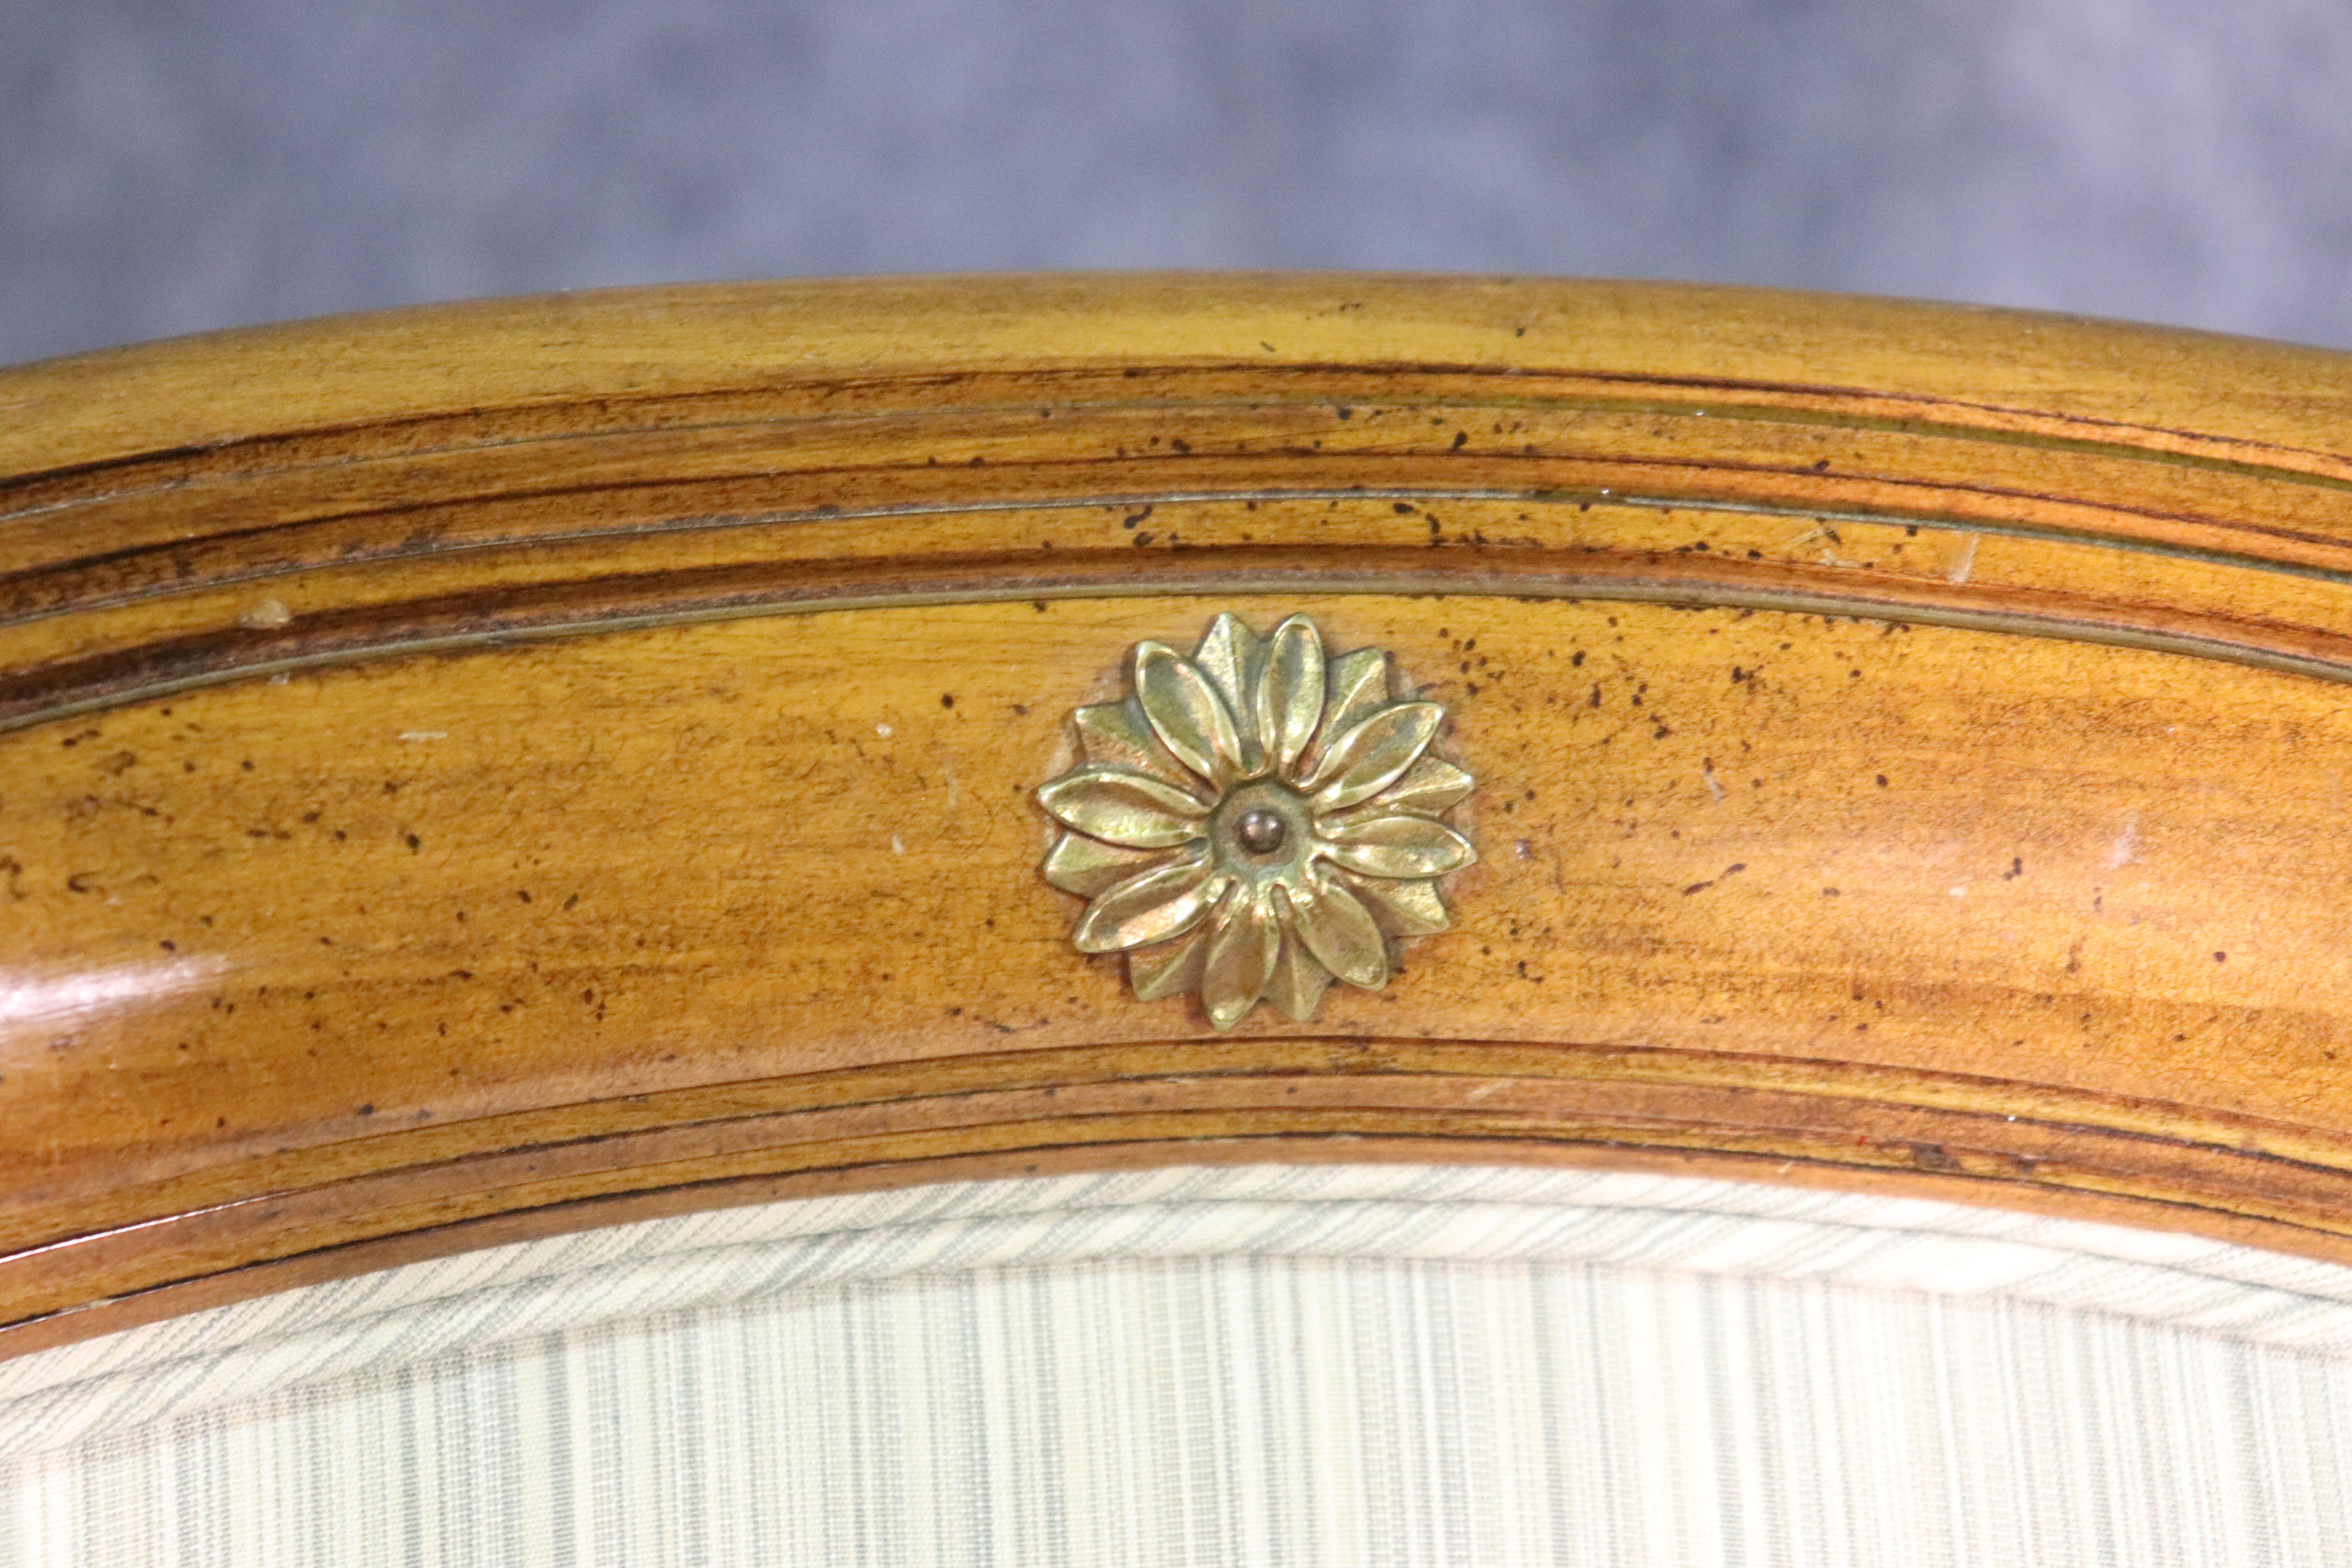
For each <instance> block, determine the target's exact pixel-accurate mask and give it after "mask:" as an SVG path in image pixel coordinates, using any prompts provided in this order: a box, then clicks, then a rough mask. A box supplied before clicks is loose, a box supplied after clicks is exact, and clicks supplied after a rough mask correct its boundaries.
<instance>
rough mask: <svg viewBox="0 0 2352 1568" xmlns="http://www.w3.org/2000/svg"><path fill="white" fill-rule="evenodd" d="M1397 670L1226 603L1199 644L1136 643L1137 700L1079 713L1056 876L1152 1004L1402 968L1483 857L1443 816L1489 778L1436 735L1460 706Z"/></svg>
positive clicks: (1212, 1001)
mask: <svg viewBox="0 0 2352 1568" xmlns="http://www.w3.org/2000/svg"><path fill="white" fill-rule="evenodd" d="M1394 682H1395V678H1394V675H1393V672H1392V671H1391V666H1390V659H1389V656H1388V654H1387V653H1386V652H1385V651H1384V650H1382V649H1380V648H1360V649H1358V650H1357V651H1355V652H1353V653H1349V654H1344V655H1341V656H1339V657H1338V658H1329V657H1328V656H1327V653H1326V650H1325V648H1324V646H1323V637H1322V634H1321V633H1320V632H1318V630H1317V629H1316V627H1315V623H1314V622H1312V621H1310V620H1308V619H1307V617H1305V616H1291V617H1290V618H1289V619H1288V620H1286V621H1285V622H1283V623H1282V624H1281V625H1280V626H1276V628H1275V629H1274V631H1273V632H1272V633H1271V634H1269V635H1268V636H1266V637H1258V636H1257V635H1256V634H1255V633H1254V632H1252V631H1251V630H1250V629H1249V628H1248V627H1247V626H1244V625H1243V624H1242V623H1241V622H1240V621H1239V620H1238V619H1236V618H1235V617H1234V616H1230V615H1224V616H1218V617H1217V618H1216V620H1215V621H1214V622H1213V624H1212V625H1211V626H1210V627H1209V630H1208V634H1207V635H1206V636H1204V637H1202V639H1201V643H1200V646H1199V647H1196V648H1194V649H1193V650H1192V656H1191V657H1190V658H1187V657H1186V656H1184V655H1183V654H1181V653H1178V652H1177V651H1176V650H1175V649H1173V648H1171V647H1166V646H1164V645H1163V644H1160V643H1156V642H1146V643H1139V644H1137V645H1136V647H1135V650H1134V653H1133V655H1132V663H1131V666H1130V673H1129V683H1128V694H1127V696H1126V697H1125V698H1124V699H1123V700H1120V701H1118V702H1107V703H1103V704H1100V705H1099V706H1096V707H1089V708H1081V709H1079V710H1077V711H1076V713H1075V714H1073V715H1072V719H1073V721H1074V722H1075V723H1076V727H1077V732H1078V742H1079V745H1080V748H1081V751H1082V752H1083V760H1082V762H1081V763H1080V764H1079V765H1078V766H1077V767H1076V768H1073V769H1072V770H1070V771H1069V772H1068V773H1064V774H1063V775H1062V776H1061V777H1059V778H1057V779H1055V780H1054V781H1053V782H1052V783H1050V784H1046V785H1045V787H1044V788H1042V789H1040V790H1039V791H1038V792H1037V799H1038V802H1039V804H1040V805H1043V806H1044V807H1045V810H1046V812H1047V813H1048V814H1049V815H1051V816H1053V818H1054V820H1055V822H1057V823H1059V824H1060V825H1061V826H1063V827H1064V828H1065V829H1066V832H1064V833H1063V834H1062V836H1061V837H1060V838H1058V839H1057V840H1056V841H1055V845H1054V847H1053V850H1052V852H1051V853H1050V854H1048V855H1047V856H1046V858H1045V879H1046V880H1047V881H1048V882H1051V883H1052V884H1053V885H1054V886H1055V887H1056V888H1059V889H1062V890H1063V891H1064V892H1066V893H1075V894H1076V895H1077V896H1078V897H1080V898H1083V899H1085V900H1087V909H1086V912H1085V913H1084V914H1083V915H1081V916H1080V917H1079V918H1078V923H1077V929H1076V931H1075V932H1073V933H1072V941H1073V942H1076V945H1077V947H1078V950H1079V951H1080V952H1089V953H1097V952H1123V953H1125V954H1126V955H1127V973H1128V981H1129V984H1131V985H1132V986H1133V987H1134V989H1135V994H1136V995H1137V996H1138V997H1139V998H1141V999H1142V1000H1144V1001H1147V1002H1149V1001H1153V1000H1156V999H1158V998H1160V997H1163V996H1173V995H1179V994H1187V993H1196V994H1198V995H1199V996H1200V998H1201V1005H1202V1007H1203V1008H1204V1009H1205V1010H1206V1011H1207V1013H1208V1016H1209V1021H1210V1022H1211V1023H1212V1024H1213V1025H1215V1026H1217V1027H1218V1028H1220V1029H1229V1028H1232V1027H1233V1026H1234V1025H1235V1024H1238V1023H1239V1022H1241V1020H1242V1019H1243V1018H1244V1016H1247V1015H1248V1014H1249V1012H1250V1010H1251V1009H1252V1008H1253V1007H1255V1006H1256V1005H1257V1004H1258V1003H1259V1002H1260V1001H1266V1002H1271V1003H1272V1004H1273V1005H1275V1006H1276V1007H1278V1008H1280V1009H1281V1010H1282V1011H1283V1012H1285V1013H1286V1014H1288V1015H1289V1016H1291V1017H1293V1018H1296V1019H1300V1020H1304V1019H1307V1018H1309V1017H1312V1016H1314V1014H1315V1009H1316V1007H1317V1005H1318V1004H1319V1003H1320V1002H1321V1001H1322V998H1323V992H1324V990H1325V988H1326V987H1327V986H1328V985H1329V984H1331V982H1332V981H1333V980H1334V979H1335V978H1336V979H1339V980H1343V981H1346V982H1347V983H1348V984H1350V985H1357V986H1361V987H1363V988H1364V989H1366V990H1377V989H1379V988H1380V987H1381V986H1382V985H1384V984H1387V983H1388V979H1389V975H1390V973H1391V971H1392V969H1393V967H1394V944H1395V943H1396V942H1399V941H1401V940H1402V939H1404V938H1407V937H1415V936H1427V935H1430V934H1431V933H1433V932H1436V931H1444V929H1445V928H1446V924H1447V918H1446V911H1445V904H1444V900H1442V899H1441V898H1440V897H1439V896H1438V879H1440V878H1441V877H1444V875H1445V874H1446V873H1448V872H1450V871H1457V870H1460V869H1461V868H1463V867H1465V866H1467V865H1469V864H1470V863H1471V862H1472V861H1473V860H1475V858H1477V856H1476V852H1475V851H1474V850H1473V849H1472V848H1471V847H1470V841H1469V840H1468V839H1467V838H1465V837H1463V836H1462V835H1461V834H1460V833H1458V832H1456V831H1454V829H1453V828H1452V827H1449V826H1446V825H1445V823H1444V822H1443V821H1442V820H1440V818H1441V817H1443V816H1444V813H1445V812H1446V811H1447V810H1448V809H1449V808H1451V807H1452V806H1453V805H1455V804H1456V803H1457V802H1459V801H1460V800H1461V799H1462V798H1463V797H1464V796H1465V795H1468V794H1469V793H1470V790H1471V787H1472V784H1473V782H1474V781H1473V780H1472V779H1471V777H1470V775H1469V774H1468V773H1465V772H1463V771H1462V770H1461V769H1460V768H1458V767H1455V766H1454V764H1453V763H1449V762H1446V761H1445V760H1444V759H1443V758H1442V757H1439V756H1437V755H1435V754H1434V753H1433V752H1431V750H1430V742H1432V741H1433V739H1434V738H1435V737H1436V734H1437V730H1438V725H1439V723H1440V722H1441V721H1443V720H1444V716H1445V710H1444V709H1443V708H1442V707H1440V706H1439V705H1438V704H1437V703H1434V702H1430V701H1425V700H1421V699H1420V698H1419V697H1417V696H1412V695H1407V696H1402V697H1401V696H1399V695H1398V693H1397V688H1396V686H1395V683H1394Z"/></svg>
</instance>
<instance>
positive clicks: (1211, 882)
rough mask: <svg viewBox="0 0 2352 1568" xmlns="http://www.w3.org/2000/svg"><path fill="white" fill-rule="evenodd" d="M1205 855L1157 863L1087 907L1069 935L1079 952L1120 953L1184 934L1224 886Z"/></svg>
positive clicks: (1212, 864) (1204, 912)
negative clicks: (1074, 929) (1170, 862)
mask: <svg viewBox="0 0 2352 1568" xmlns="http://www.w3.org/2000/svg"><path fill="white" fill-rule="evenodd" d="M1226 880H1227V879H1225V878H1223V877H1222V876H1219V875H1217V874H1216V866H1215V864H1214V862H1213V861H1212V860H1211V859H1210V858H1209V857H1208V855H1207V854H1205V853H1202V854H1200V855H1195V856H1187V857H1186V858H1183V859H1181V860H1178V861H1175V862H1173V863H1172V864H1171V865H1166V866H1155V867H1153V868H1151V869H1150V870H1149V871H1142V872H1139V873H1137V874H1136V875H1135V876H1132V877H1129V879H1127V880H1126V881H1124V882H1121V883H1119V884H1118V886H1117V887H1115V888H1112V889H1110V890H1109V891H1108V892H1106V893H1104V894H1103V895H1102V896H1101V897H1099V898H1097V900H1095V901H1094V902H1093V903H1091V904H1088V905H1087V912H1086V913H1085V914H1084V915H1083V916H1081V917H1080V918H1079V921H1078V929H1077V930H1076V931H1074V932H1073V933H1071V937H1070V940H1071V941H1072V942H1076V944H1077V948H1078V951H1079V952H1120V951H1121V950H1123V949H1126V948H1130V947H1141V946H1143V945H1144V944H1145V943H1147V942H1165V941H1167V940H1168V939H1169V938H1170V937H1172V936H1181V935H1182V934H1183V933H1184V932H1185V931H1190V930H1191V929H1192V926H1193V925H1194V924H1195V923H1196V922H1198V921H1199V920H1200V919H1201V917H1202V915H1204V914H1206V913H1207V912H1208V910H1209V906H1210V905H1212V904H1213V903H1215V902H1216V901H1217V897H1218V895H1219V894H1221V893H1223V891H1224V890H1225V883H1226Z"/></svg>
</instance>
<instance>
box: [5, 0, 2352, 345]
mask: <svg viewBox="0 0 2352 1568" xmlns="http://www.w3.org/2000/svg"><path fill="white" fill-rule="evenodd" d="M2347 40H2352V0H1489V3H1485V4H1474V3H1469V0H1255V3H1252V0H842V3H839V4H831V5H824V4H814V3H800V4H792V3H779V4H768V5H756V4H748V3H741V0H567V3H562V4H557V3H554V0H514V3H492V0H469V3H467V0H408V3H399V4H395V3H394V0H308V3H303V0H201V3H199V0H184V3H179V0H143V3H142V0H0V361H5V360H16V359H26V358H32V357H36V356H40V355H47V354H53V353H66V352H68V351H72V350H76V349H83V348H89V347H95V346H98V345H101V344H107V343H113V342H123V341H126V340H131V339H137V338H145V337H153V336H160V335H163V334H166V333H173V332H184V331H196V330H200V329H203V328H208V327H216V326H226V325H232V324H236V323H241V322H247V321H266V320H270V319H274V318H279V317H287V316H296V315H307V314H312V313H316V312H320V311H328V310H352V309H357V308H362V307H369V306H377V305H394V304H403V303H407V302H411V301H415V300H442V299H451V298H457V297H462V296H467V295H479V294H494V293H513V292H520V291H528V290H534V289H569V288H579V287H585V286H591V285H599V284H609V283H625V282H646V281H657V280H667V279H698V278H730V277H752V276H774V275H786V274H819V273H840V272H877V271H935V270H965V269H973V268H1049V267H1241V266H1249V267H1358V268H1466V269H1475V270H1489V271H1512V272H1550V273H1584V274H1605V275H1616V276H1633V277H1645V278H1689V279H1717V280H1727V281H1738V282H1751V283H1770V284H1783V285H1793V286H1799V287H1805V288H1821V289H1860V290H1866V291H1870V292H1877V293H1895V294H1914V295H1927V296H1937V297H1942V298H1947V299H1958V300H1983V301H1990V302H1994V303H2001V304H2014V305H2033V306H2042V307H2048V308H2053V309H2058V310H2077V311H2084V312H2090V313H2094V314H2100V315H2116V316H2133V317H2140V318H2144V319H2149V320H2155V321H2170V322H2176V323H2181V324H2187V325H2193V326H2202V327H2212V328H2218V329H2222V330H2226V331H2242V332H2254V333H2263V334H2267V335H2272V336H2279V337H2289V338H2298V339H2302V340H2305V341H2306V342H2321V343H2329V344H2336V345H2339V346H2347V347H2352V42H2347Z"/></svg>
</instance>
